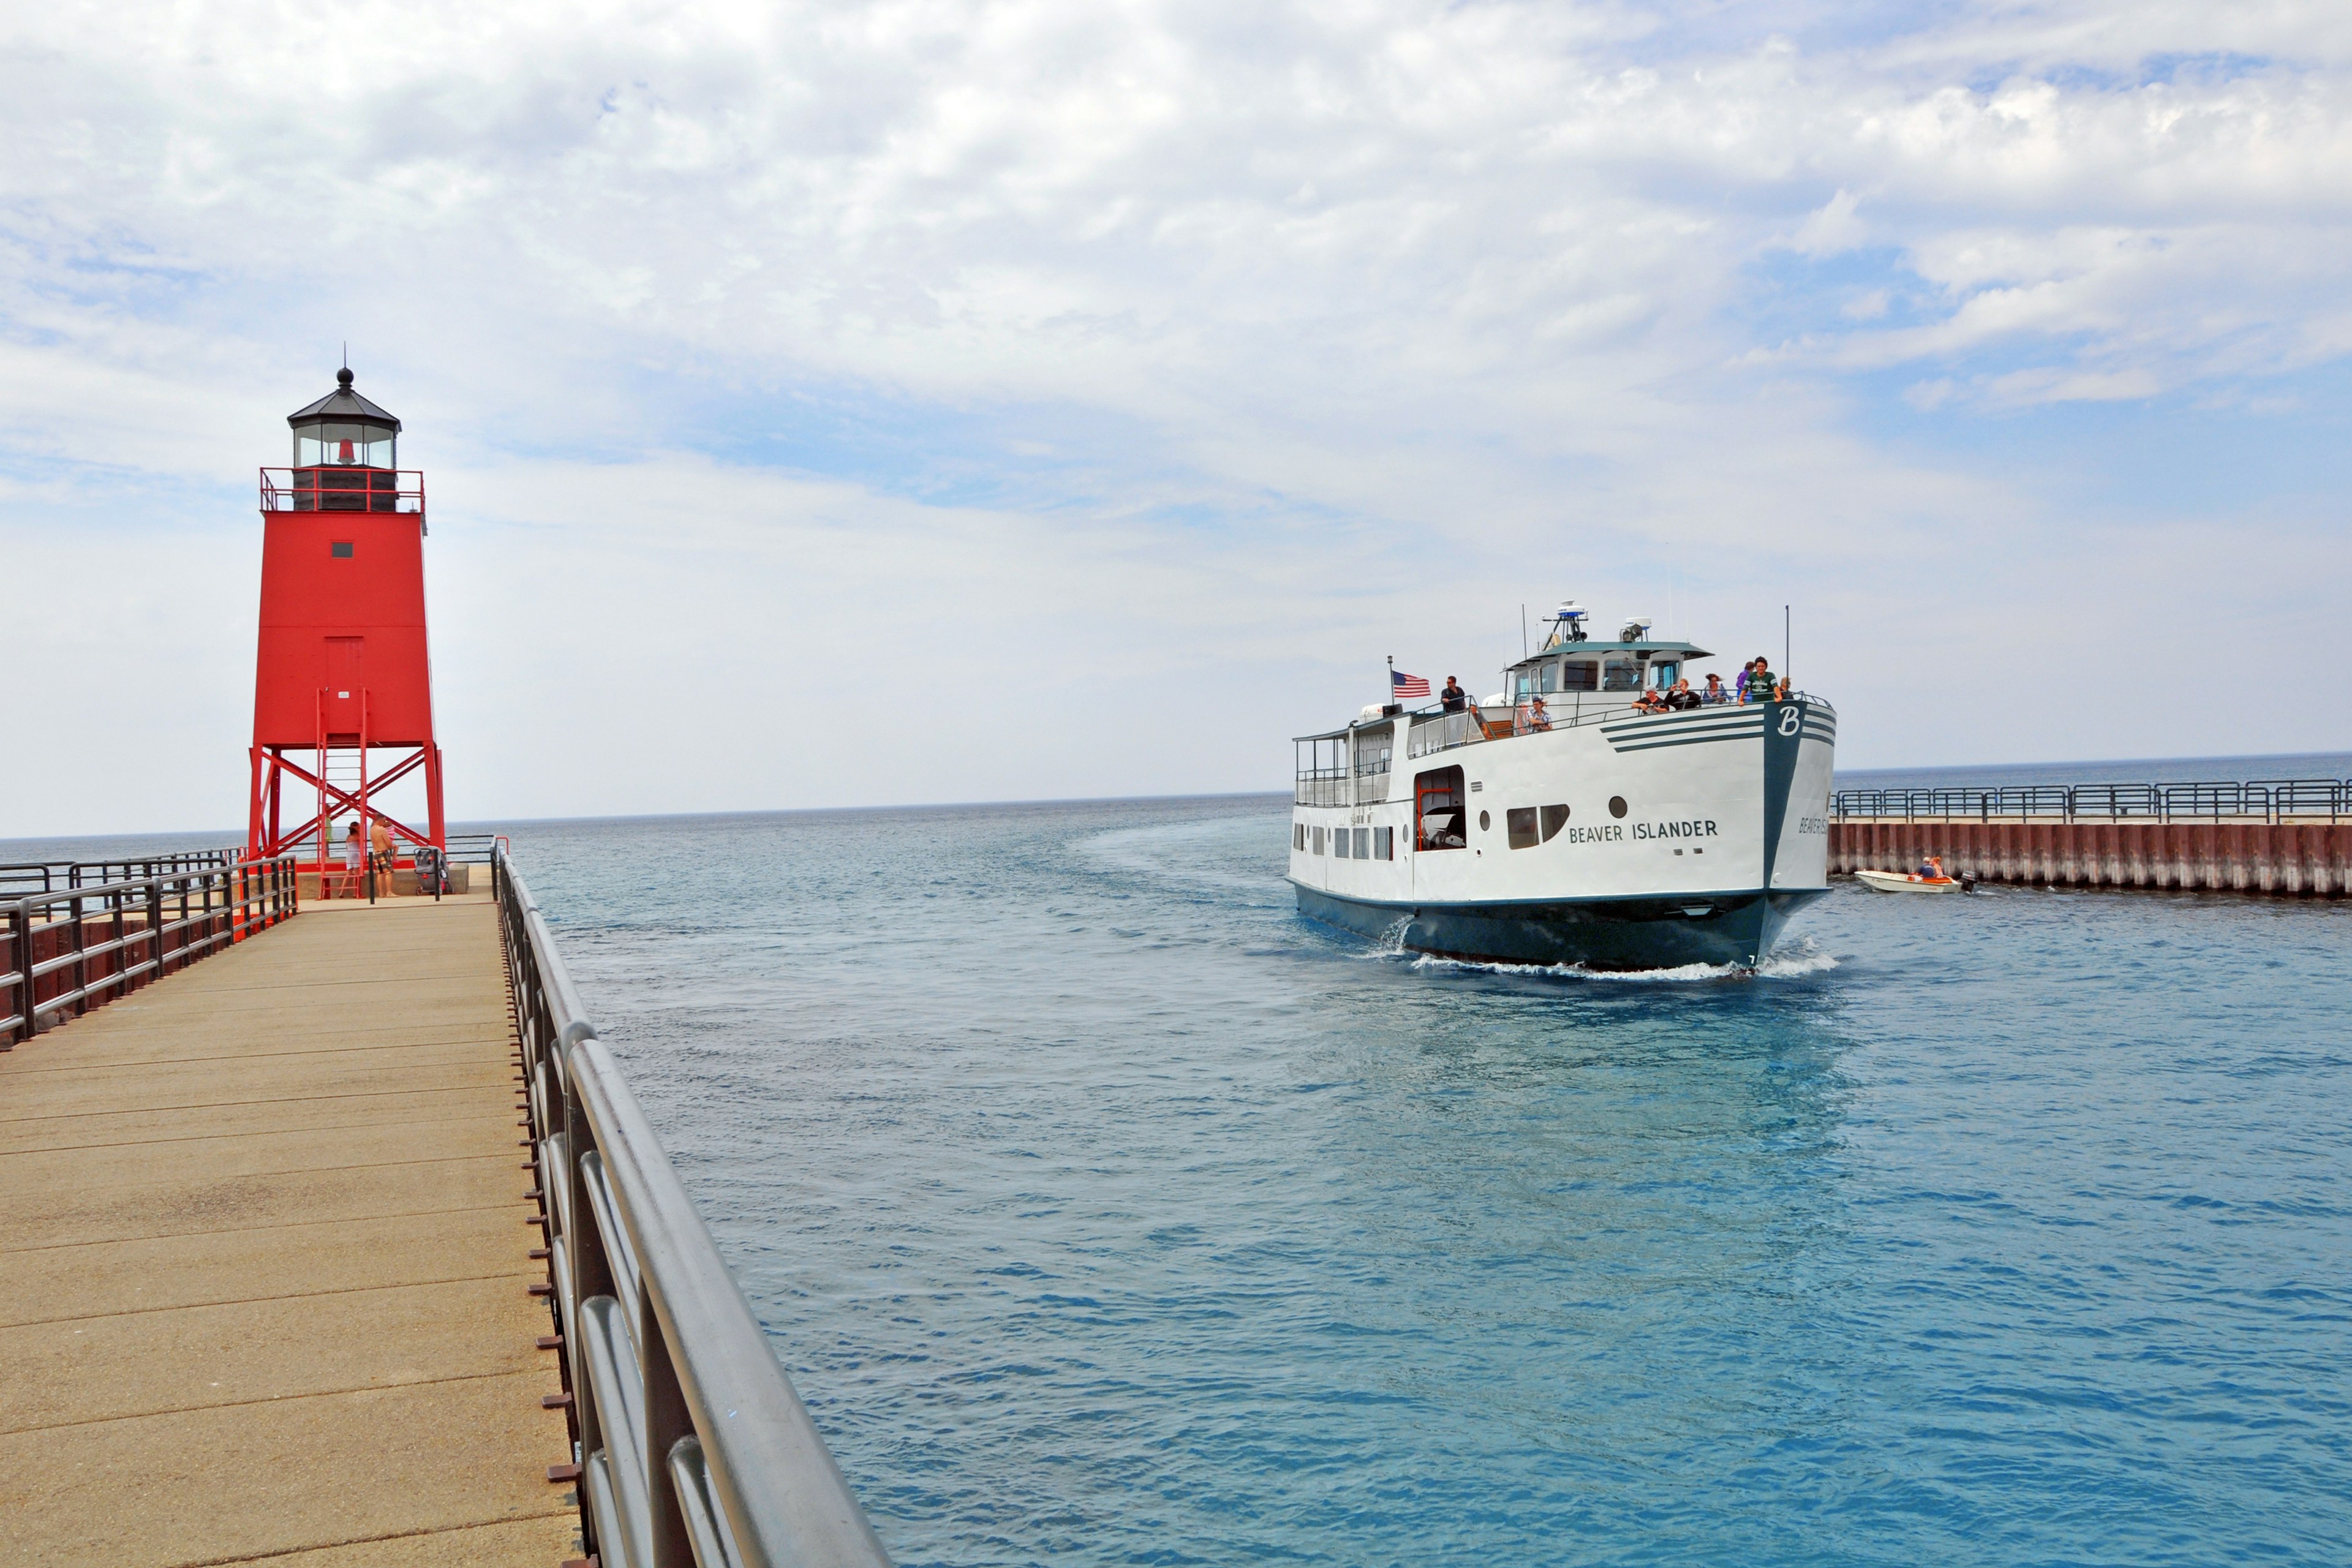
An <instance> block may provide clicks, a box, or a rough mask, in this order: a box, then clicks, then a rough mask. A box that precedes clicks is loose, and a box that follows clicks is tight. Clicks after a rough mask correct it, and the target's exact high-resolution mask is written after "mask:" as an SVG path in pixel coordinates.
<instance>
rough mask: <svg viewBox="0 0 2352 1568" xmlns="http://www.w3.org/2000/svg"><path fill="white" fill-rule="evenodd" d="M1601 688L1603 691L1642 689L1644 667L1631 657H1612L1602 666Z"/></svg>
mask: <svg viewBox="0 0 2352 1568" xmlns="http://www.w3.org/2000/svg"><path fill="white" fill-rule="evenodd" d="M1641 689H1642V667H1641V666H1640V665H1639V664H1637V663H1636V662H1634V661H1633V659H1630V658H1612V659H1609V660H1607V661H1605V662H1604V663H1603V664H1602V666H1601V690H1603V691H1639V690H1641Z"/></svg>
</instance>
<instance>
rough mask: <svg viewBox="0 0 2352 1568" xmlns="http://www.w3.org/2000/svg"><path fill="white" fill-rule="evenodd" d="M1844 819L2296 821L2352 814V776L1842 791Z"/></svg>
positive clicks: (1838, 798) (1839, 808) (1837, 806)
mask: <svg viewBox="0 0 2352 1568" xmlns="http://www.w3.org/2000/svg"><path fill="white" fill-rule="evenodd" d="M1830 811H1831V815H1832V816H1834V817H1835V818H1836V819H1837V820H1839V821H1841V822H1844V821H1853V820H1866V821H1904V822H1911V821H1918V820H1921V819H1923V818H1924V819H1929V820H1935V821H1975V822H1995V821H2002V820H2028V819H2032V818H2042V819H2045V820H2055V821H2062V822H2079V821H2096V822H2107V821H2121V820H2127V819H2130V818H2134V817H2137V818H2142V819H2146V820H2149V821H2155V822H2221V821H2233V820H2234V821H2253V822H2267V823H2279V822H2290V821H2305V822H2319V821H2325V822H2331V823H2333V822H2341V821H2343V820H2345V819H2346V818H2347V817H2352V779H2249V780H2237V779H2221V780H2217V781H2205V782H2200V783H2183V784H2009V785H2000V786H1990V785H1988V786H1980V787H1957V788H1955V787H1947V788H1941V789H1842V790H1839V791H1838V792H1837V793H1836V794H1835V795H1832V797H1831V799H1830Z"/></svg>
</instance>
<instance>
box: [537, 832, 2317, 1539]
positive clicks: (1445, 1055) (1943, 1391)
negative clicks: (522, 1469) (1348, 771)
mask: <svg viewBox="0 0 2352 1568" xmlns="http://www.w3.org/2000/svg"><path fill="white" fill-rule="evenodd" d="M1287 815H1288V805H1287V803H1286V801H1285V800H1281V799H1269V798H1264V797H1252V798H1228V799H1216V800H1199V801H1159V802H1139V803H1138V802H1128V803H1105V804H1089V805H1041V806H1025V807H1024V806H1011V807H971V808H961V809H953V810H918V811H891V812H870V813H817V814H797V815H771V816H740V817H720V818H688V819H678V818H672V819H667V820H658V821H636V822H614V823H603V824H593V823H570V824H538V825H525V826H519V827H517V828H515V829H513V830H512V831H513V833H514V842H515V849H516V852H517V854H518V856H519V858H520V863H521V865H522V866H523V868H525V872H526V874H527V875H528V876H530V878H531V879H532V882H533V887H534V889H535V890H536V891H537V893H538V894H539V897H540V900H541V903H542V904H543V905H544V906H545V907H546V909H547V910H548V911H549V914H550V916H551V919H552V921H554V923H555V925H556V927H557V929H558V931H559V934H560V935H561V937H562V939H563V941H564V943H565V951H566V952H567V954H568V955H569V956H570V958H571V960H572V964H573V966H574V968H575V970H576V972H577V974H578V978H579V979H580V981H581V983H582V986H583V991H584V992H585V994H586V995H587V996H588V998H589V1001H590V1005H591V1006H592V1008H593V1011H594V1013H595V1014H596V1015H597V1016H598V1018H599V1020H600V1022H601V1024H602V1026H603V1027H604V1033H605V1035H606V1037H607V1038H608V1039H609V1040H610V1041H611V1042H612V1043H613V1045H614V1048H615V1049H616V1051H617V1052H618V1053H619V1055H620V1056H621V1058H622V1059H623V1060H624V1061H625V1063H626V1064H627V1066H628V1068H629V1070H630V1074H631V1077H632V1080H633V1081H634V1083H635V1085H636V1087H637V1089H638V1092H639V1094H640V1096H641V1097H642V1098H643V1100H645V1102H646V1106H647V1108H648V1110H649V1111H650V1112H651V1114H652V1115H653V1117H654V1120H655V1121H656V1125H657V1126H658V1127H659V1128H660V1129H661V1131H662V1134H663V1136H664V1138H665V1139H666V1140H667V1142H668V1144H669V1146H670V1148H671V1150H672V1151H673V1152H674V1153H675V1154H676V1156H677V1161H678V1164H679V1167H680V1169H681V1171H682V1172H683V1173H684V1175H685V1177H686V1180H687V1183H688V1186H689V1187H690V1188H691V1189H692V1190H693V1192H694V1194H695V1196H696V1199H697V1201H698V1203H699V1205H701V1207H702V1210H703V1212H704V1213H705V1215H708V1216H709V1220H710V1223H711V1225H712V1227H713V1229H714V1230H715V1231H716V1232H717V1234H718V1236H719V1242H720V1245H721V1247H723V1248H724V1249H725V1250H726V1252H727V1254H728V1256H729V1258H730V1260H731V1261H732V1262H733V1263H734V1264H735V1266H736V1267H737V1268H738V1269H739V1270H740V1275H741V1278H742V1279H743V1280H744V1282H745V1285H746V1287H747V1289H749V1290H750V1292H751V1296H752V1299H753V1301H754V1303H755V1305H756V1306H757V1308H758V1310H759V1311H760V1313H761V1318H762V1320H763V1321H765V1323H766V1324H767V1326H768V1328H769V1330H770V1331H771V1333H772V1336H773V1338H774V1341H775V1343H776V1345H777V1347H778V1349H779V1352H780V1353H781V1354H782V1357H783V1360H784V1362H785V1364H786V1365H787V1366H788V1367H789V1369H790V1370H791V1372H792V1374H793V1379H794V1380H795V1382H796V1383H797V1384H798V1385H799V1387H800V1389H801V1392H802V1394H803V1396H804V1397H805V1398H806V1399H807V1401H808V1403H809V1405H810V1407H811V1409H812V1411H813V1413H814V1415H815V1417H816V1420H817V1423H818V1425H819V1426H821V1427H822V1428H823V1429H824V1432H825V1434H826V1436H827V1437H828V1439H829V1440H830V1441H831V1442H832V1444H833V1446H834V1449H835V1453H836V1455H837V1456H838V1457H839V1458H840V1461H841V1464H842V1468H844V1469H845V1471H846V1472H847V1474H848V1475H849V1477H850V1479H851V1481H852V1484H853V1485H854V1486H855V1487H856V1489H857V1492H858V1494H859V1496H860V1497H861V1498H863V1499H864V1500H865V1502H866V1507H867V1509H868V1510H870V1511H871V1513H872V1514H873V1516H874V1519H875V1521H876V1524H877V1527H878V1528H879V1529H880V1531H881V1532H882V1535H883V1538H884V1539H885V1541H886V1542H888V1544H889V1546H890V1548H891V1550H892V1552H894V1553H895V1554H896V1555H897V1557H898V1560H899V1561H900V1562H901V1563H906V1564H909V1565H912V1564H921V1563H1067V1564H1091V1563H1239V1562H1281V1563H1348V1564H1355V1563H1399V1564H1415V1565H1419V1564H1453V1563H1460V1564H1470V1563H1479V1564H1489V1563H1615V1562H1642V1563H1929V1562H1935V1563H2027V1562H2034V1563H2113V1562H2132V1563H2216V1562H2221V1561H2225V1560H2226V1561H2231V1562H2282V1563H2283V1562H2304V1563H2342V1562H2345V1561H2347V1560H2352V1523H2347V1506H2348V1505H2347V1498H2352V1419H2347V1417H2352V1330H2347V1323H2352V1311H2348V1310H2347V1308H2352V1283H2347V1264H2352V1217H2347V1215H2352V1160H2347V1131H2352V1110H2347V1107H2352V1051H2347V1045H2346V1042H2345V1028H2344V1020H2345V1019H2346V1017H2347V1010H2352V942H2347V934H2352V924H2347V921H2352V908H2347V907H2346V906H2343V905H2335V906H2325V905H2311V904H2294V903H2288V902H2265V901H2260V900H2245V899H2231V898H2226V897H2210V896H2209V897H2195V896H2167V895H2147V894H2078V895H2055V894H2048V893H2037V892H2024V891H2016V890H2006V889H2004V890H1997V891H1991V892H1988V893H1984V894H1979V895H1978V896H1976V897H1973V898H1965V899H1894V898H1885V897H1881V896H1878V895H1874V894H1870V893H1867V892H1864V891H1862V890H1860V889H1856V888H1854V887H1853V886H1852V885H1851V884H1848V885H1843V886H1841V887H1840V888H1839V889H1837V890H1836V891H1835V892H1834V893H1832V896H1831V897H1829V898H1828V899H1826V900H1822V903H1821V904H1820V905H1818V906H1816V907H1815V908H1814V909H1813V910H1811V911H1809V912H1808V913H1806V914H1805V915H1803V916H1802V917H1801V918H1800V920H1799V921H1798V924H1797V926H1796V931H1795V935H1794V937H1793V939H1792V942H1791V943H1790V944H1789V945H1787V946H1784V949H1783V955H1782V956H1781V957H1780V958H1779V959H1777V960H1776V961H1775V962H1774V963H1772V964H1771V965H1770V966H1769V971H1768V973H1765V974H1763V975H1761V976H1757V977H1752V978H1723V977H1717V976H1714V975H1708V974H1699V975H1695V976H1691V977H1687V978H1683V979H1678V980H1669V981H1654V980H1653V981H1643V980H1626V979H1622V978H1621V979H1601V978H1591V977H1583V976H1578V975H1574V974H1554V973H1526V972H1517V973H1511V972H1498V971H1496V970H1491V969H1481V968H1474V967H1468V966H1463V965H1455V964H1449V963H1432V962H1429V961H1424V960H1416V959H1414V958H1412V957H1411V956H1409V955H1404V954H1401V953H1396V952H1380V951H1377V950H1376V949H1374V948H1373V947H1371V946H1370V945H1368V944H1366V943H1363V942H1359V941H1356V940H1354V939H1351V938H1348V937H1345V936H1341V935H1339V934H1337V933H1335V932H1332V931H1327V930H1325V929H1323V928H1320V927H1318V926H1316V925H1313V924H1311V923H1309V922H1307V921H1302V920H1301V919H1300V918H1299V917H1298V915H1297V912H1296V911H1295V910H1294V908H1293V906H1292V900H1291V895H1290V892H1289V890H1288V889H1287V887H1286V884H1285V883H1284V882H1283V880H1282V872H1283V866H1284V858H1285V847H1286V826H1285V824H1286V818H1287Z"/></svg>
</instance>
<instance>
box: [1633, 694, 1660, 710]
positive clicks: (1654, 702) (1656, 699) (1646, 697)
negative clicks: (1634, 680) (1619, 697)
mask: <svg viewBox="0 0 2352 1568" xmlns="http://www.w3.org/2000/svg"><path fill="white" fill-rule="evenodd" d="M1665 710H1666V694H1665V693H1664V692H1663V691H1644V692H1643V693H1642V695H1640V696H1639V697H1636V698H1635V699H1633V711H1634V712H1636V713H1663V712H1664V711H1665Z"/></svg>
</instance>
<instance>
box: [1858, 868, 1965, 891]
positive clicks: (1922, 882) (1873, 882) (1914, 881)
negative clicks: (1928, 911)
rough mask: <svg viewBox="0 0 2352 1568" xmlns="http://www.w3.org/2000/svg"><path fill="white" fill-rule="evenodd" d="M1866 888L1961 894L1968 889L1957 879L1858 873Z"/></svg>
mask: <svg viewBox="0 0 2352 1568" xmlns="http://www.w3.org/2000/svg"><path fill="white" fill-rule="evenodd" d="M1854 875H1855V876H1856V877H1857V878H1859V879H1861V880H1862V882H1863V884H1864V886H1865V887H1868V888H1871V889H1875V890H1876V891H1878V892H1882V893H1960V892H1966V891H1967V890H1968V889H1965V888H1963V887H1962V886H1961V885H1960V882H1959V879H1958V878H1957V877H1922V876H1920V875H1919V874H1918V873H1917V872H1916V871H1914V872H1910V873H1907V874H1906V873H1905V872H1902V871H1856V872H1855V873H1854Z"/></svg>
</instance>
